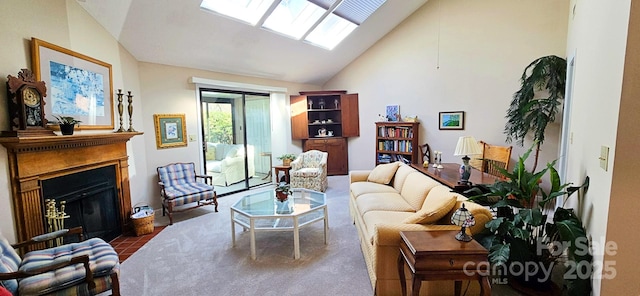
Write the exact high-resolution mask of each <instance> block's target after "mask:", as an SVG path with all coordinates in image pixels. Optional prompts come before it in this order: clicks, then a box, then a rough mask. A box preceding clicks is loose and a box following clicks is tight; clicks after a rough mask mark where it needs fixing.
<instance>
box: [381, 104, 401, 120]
mask: <svg viewBox="0 0 640 296" xmlns="http://www.w3.org/2000/svg"><path fill="white" fill-rule="evenodd" d="M385 114H386V115H387V121H400V105H387V109H386V112H385Z"/></svg>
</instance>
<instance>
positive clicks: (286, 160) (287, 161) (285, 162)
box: [282, 159, 291, 166]
mask: <svg viewBox="0 0 640 296" xmlns="http://www.w3.org/2000/svg"><path fill="white" fill-rule="evenodd" d="M282 165H283V166H288V165H291V159H283V160H282Z"/></svg>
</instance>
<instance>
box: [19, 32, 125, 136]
mask: <svg viewBox="0 0 640 296" xmlns="http://www.w3.org/2000/svg"><path fill="white" fill-rule="evenodd" d="M31 46H32V52H31V55H32V61H33V69H34V70H33V72H34V73H35V75H36V79H37V80H42V81H44V82H45V85H46V87H47V96H46V99H45V101H46V105H45V106H44V113H45V118H47V120H50V121H52V120H54V116H71V117H73V118H75V119H77V120H80V122H81V128H82V129H113V104H112V102H113V85H112V79H111V77H112V74H111V65H110V64H107V63H105V62H102V61H99V60H96V59H94V58H91V57H88V56H85V55H83V54H80V53H77V52H74V51H71V50H69V49H66V48H63V47H60V46H57V45H54V44H51V43H48V42H45V41H42V40H40V39H37V38H31ZM57 126H58V125H51V127H52V128H57Z"/></svg>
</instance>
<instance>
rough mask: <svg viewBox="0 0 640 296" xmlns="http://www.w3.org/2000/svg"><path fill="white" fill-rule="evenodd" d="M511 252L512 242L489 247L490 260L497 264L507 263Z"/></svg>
mask: <svg viewBox="0 0 640 296" xmlns="http://www.w3.org/2000/svg"><path fill="white" fill-rule="evenodd" d="M510 253H511V245H510V244H494V245H493V246H491V249H489V256H488V257H489V262H491V264H494V265H495V266H499V265H503V264H506V263H507V261H508V260H509V256H510Z"/></svg>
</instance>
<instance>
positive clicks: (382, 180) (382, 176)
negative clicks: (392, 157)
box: [367, 162, 398, 185]
mask: <svg viewBox="0 0 640 296" xmlns="http://www.w3.org/2000/svg"><path fill="white" fill-rule="evenodd" d="M397 170H398V163H397V162H392V163H386V164H379V165H377V166H376V167H375V168H373V170H371V173H369V177H367V181H369V182H374V183H378V184H385V185H386V184H389V183H390V182H391V179H393V175H394V174H395V173H396V171H397Z"/></svg>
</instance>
